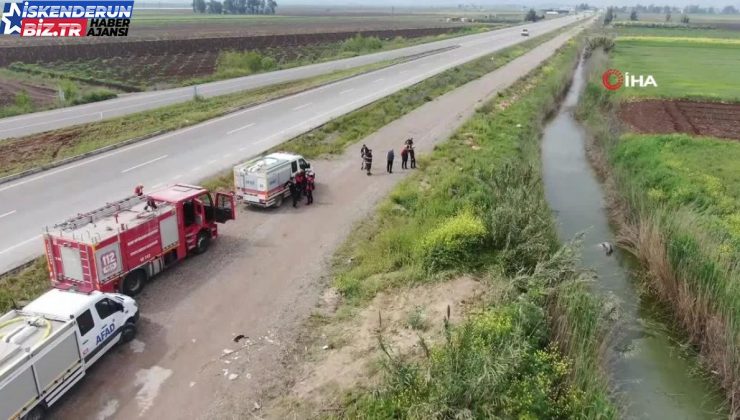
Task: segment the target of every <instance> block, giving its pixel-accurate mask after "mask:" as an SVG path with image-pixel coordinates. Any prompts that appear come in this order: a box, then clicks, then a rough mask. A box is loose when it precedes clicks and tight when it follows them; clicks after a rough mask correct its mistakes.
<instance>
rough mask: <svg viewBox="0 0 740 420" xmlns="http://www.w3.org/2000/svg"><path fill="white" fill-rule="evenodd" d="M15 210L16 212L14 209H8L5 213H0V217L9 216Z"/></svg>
mask: <svg viewBox="0 0 740 420" xmlns="http://www.w3.org/2000/svg"><path fill="white" fill-rule="evenodd" d="M15 212H16V210H11V211H9V212H7V213H3V214H0V219H2V218H3V217H5V216H10V215H11V214H13V213H15Z"/></svg>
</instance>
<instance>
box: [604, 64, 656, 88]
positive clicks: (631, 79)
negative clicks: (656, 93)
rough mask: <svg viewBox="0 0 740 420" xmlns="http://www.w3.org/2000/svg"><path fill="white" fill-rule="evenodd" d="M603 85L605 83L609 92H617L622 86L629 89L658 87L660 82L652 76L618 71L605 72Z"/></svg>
mask: <svg viewBox="0 0 740 420" xmlns="http://www.w3.org/2000/svg"><path fill="white" fill-rule="evenodd" d="M601 83H603V84H604V87H605V88H607V89H609V90H617V89H619V88H621V87H622V86H624V87H628V88H648V87H658V82H656V81H655V78H654V77H653V75H652V74H648V75H642V74H637V75H635V74H630V73H629V72H625V73H624V74H622V72H621V71H619V70H616V69H609V70H607V71H605V72H604V74H602V75H601Z"/></svg>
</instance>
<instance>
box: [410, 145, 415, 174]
mask: <svg viewBox="0 0 740 420" xmlns="http://www.w3.org/2000/svg"><path fill="white" fill-rule="evenodd" d="M409 159H410V160H411V169H416V153H414V146H409Z"/></svg>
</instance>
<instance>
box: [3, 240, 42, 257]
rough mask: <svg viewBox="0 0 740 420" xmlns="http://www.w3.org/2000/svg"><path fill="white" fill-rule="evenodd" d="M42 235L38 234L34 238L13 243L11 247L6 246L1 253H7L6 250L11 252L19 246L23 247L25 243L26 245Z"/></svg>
mask: <svg viewBox="0 0 740 420" xmlns="http://www.w3.org/2000/svg"><path fill="white" fill-rule="evenodd" d="M40 237H41V235H36V236H34V237H33V238H31V239H26V240H25V241H23V242H18V243H17V244H15V245H13V246H11V247H9V248H5V249H3V250H2V251H0V255H3V254H5V253H6V252H10V251H12V250H14V249H16V248H18V247H22V246H23V245H25V244H27V243H29V242H33V241H35V240H37V239H39V238H40Z"/></svg>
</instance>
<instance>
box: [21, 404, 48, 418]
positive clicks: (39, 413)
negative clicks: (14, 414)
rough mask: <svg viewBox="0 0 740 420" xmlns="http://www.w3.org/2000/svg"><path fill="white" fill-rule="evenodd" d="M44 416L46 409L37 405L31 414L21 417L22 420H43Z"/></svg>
mask: <svg viewBox="0 0 740 420" xmlns="http://www.w3.org/2000/svg"><path fill="white" fill-rule="evenodd" d="M44 414H46V409H45V408H44V405H43V404H39V405H37V406H36V407H34V409H33V410H31V412H29V413H28V414H26V415H25V416H23V420H41V419H43V418H44Z"/></svg>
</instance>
